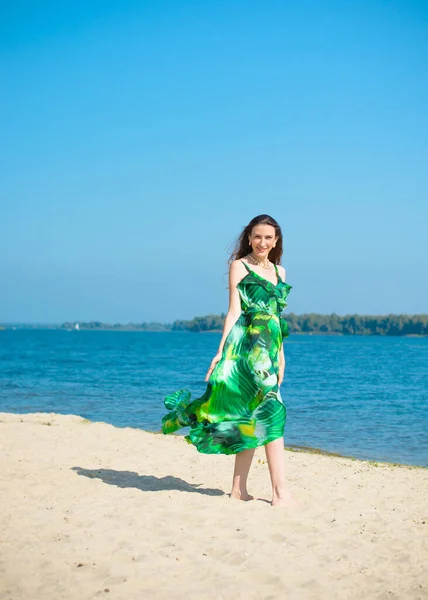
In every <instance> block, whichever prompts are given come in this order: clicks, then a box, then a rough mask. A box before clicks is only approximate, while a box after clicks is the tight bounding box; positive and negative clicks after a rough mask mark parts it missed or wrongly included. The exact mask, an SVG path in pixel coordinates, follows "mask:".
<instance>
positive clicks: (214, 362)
mask: <svg viewBox="0 0 428 600" xmlns="http://www.w3.org/2000/svg"><path fill="white" fill-rule="evenodd" d="M221 354H222V353H221V352H217V354H216V355H215V356H214V358H213V359H212V361H211V364H210V368H209V369H208V371H207V374H206V375H205V381H208V379H209V378H210V377H211V373H212V372H213V371H214V368H215V366H216V364H217V363H218V362H219V360H220V359H221Z"/></svg>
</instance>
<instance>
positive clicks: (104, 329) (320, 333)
mask: <svg viewBox="0 0 428 600" xmlns="http://www.w3.org/2000/svg"><path fill="white" fill-rule="evenodd" d="M2 331H68V332H70V333H80V332H81V331H85V332H86V331H92V332H104V333H105V332H110V333H112V332H113V333H114V332H118V333H189V334H195V333H196V334H210V333H217V334H221V333H223V330H222V329H210V330H208V331H190V330H187V329H183V330H173V329H163V330H162V329H143V328H140V329H139V328H133V329H127V328H126V327H120V328H119V327H115V328H113V327H97V328H91V327H79V329H67V328H65V327H61V326H58V327H55V326H52V325H28V326H23V325H20V326H4V325H2V326H0V333H1V332H2ZM295 335H299V336H323V337H350V336H359V337H406V338H426V337H428V334H426V333H422V334H419V333H397V334H386V333H361V332H355V333H342V332H340V331H290V336H295Z"/></svg>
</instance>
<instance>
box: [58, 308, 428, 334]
mask: <svg viewBox="0 0 428 600" xmlns="http://www.w3.org/2000/svg"><path fill="white" fill-rule="evenodd" d="M225 316H226V315H225V314H224V313H222V314H220V315H206V316H203V317H194V318H193V319H192V320H190V321H183V320H177V321H174V322H173V323H156V322H151V323H127V324H125V325H124V324H121V323H116V324H114V325H109V324H106V323H101V322H99V321H91V322H89V323H82V322H80V323H79V324H78V328H79V329H95V330H96V329H98V330H99V329H106V330H121V331H124V330H125V331H192V332H205V331H206V332H209V331H222V330H223V325H224V319H225ZM284 317H285V319H286V320H287V322H288V327H289V331H290V333H303V334H304V333H322V334H331V335H334V334H336V335H337V334H341V335H428V315H385V316H377V315H374V316H370V315H345V316H339V315H336V314H334V313H333V314H331V315H319V314H316V313H309V314H304V315H296V314H294V313H289V314H286V315H284ZM60 327H61V328H62V329H75V328H76V323H64V324H63V325H61V326H60Z"/></svg>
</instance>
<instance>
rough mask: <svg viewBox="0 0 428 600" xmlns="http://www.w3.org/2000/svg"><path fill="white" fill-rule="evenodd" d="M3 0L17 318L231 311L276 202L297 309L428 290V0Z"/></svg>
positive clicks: (0, 36)
mask: <svg viewBox="0 0 428 600" xmlns="http://www.w3.org/2000/svg"><path fill="white" fill-rule="evenodd" d="M0 6H1V8H0V48H1V57H2V58H1V64H0V76H1V80H2V83H3V86H2V87H3V92H2V94H1V95H0V128H1V131H2V144H1V146H0V148H1V149H0V152H1V156H0V159H1V160H0V164H1V167H0V169H1V177H0V193H1V196H0V197H1V200H0V201H1V216H2V228H1V236H0V277H1V281H2V283H3V285H2V294H1V295H0V322H13V321H34V322H61V321H64V320H92V319H94V320H95V319H96V320H103V321H121V322H126V321H150V320H158V321H172V320H174V319H178V318H192V317H193V316H195V315H203V314H207V313H210V312H214V313H219V312H222V311H225V310H226V309H227V290H226V281H227V279H226V275H225V273H226V270H227V258H228V254H227V252H226V250H227V248H228V247H229V246H230V244H231V243H232V242H233V241H234V239H235V238H236V236H237V235H238V234H239V232H240V231H241V229H242V227H243V226H244V225H245V224H246V223H247V222H248V221H249V220H250V219H251V218H252V217H253V216H255V215H257V214H260V213H269V214H271V215H272V216H274V217H275V218H276V219H277V220H278V221H279V223H280V224H281V226H282V229H283V233H284V247H285V252H284V257H283V264H284V266H285V267H286V269H287V279H288V281H289V283H291V284H292V285H293V290H292V292H291V293H290V296H289V310H290V311H292V312H295V313H303V312H322V313H330V312H337V313H339V314H346V313H360V314H388V313H392V312H394V313H398V312H403V313H421V312H428V306H427V297H428V277H427V272H428V269H427V262H428V261H427V256H428V242H427V239H428V236H427V222H428V198H427V189H428V186H427V183H428V113H427V108H426V107H427V106H428V74H427V68H426V65H427V64H428V35H427V34H428V5H427V4H426V2H422V1H413V0H408V1H404V0H403V1H398V0H396V1H393V0H391V1H388V2H387V1H383V2H381V1H379V0H370V1H369V0H367V1H355V2H349V1H346V0H340V1H339V0H337V1H330V0H324V1H323V2H319V1H318V0H300V1H296V0H295V1H285V0H282V1H271V0H266V1H265V2H259V1H257V2H255V1H252V0H245V1H238V0H228V1H227V2H226V1H222V0H218V1H216V2H184V1H180V0H177V1H173V0H170V1H169V2H154V1H152V2H143V1H141V2H131V1H126V0H124V1H122V2H119V1H116V2H111V1H108V0H104V1H92V2H87V1H85V2H83V1H80V2H79V1H74V2H67V3H58V2H43V1H39V2H37V3H35V2H19V1H18V2H14V3H6V2H2V3H1V5H0Z"/></svg>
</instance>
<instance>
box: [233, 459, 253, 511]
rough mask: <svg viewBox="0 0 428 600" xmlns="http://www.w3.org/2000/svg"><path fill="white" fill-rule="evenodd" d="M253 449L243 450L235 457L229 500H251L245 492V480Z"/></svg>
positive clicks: (251, 497)
mask: <svg viewBox="0 0 428 600" xmlns="http://www.w3.org/2000/svg"><path fill="white" fill-rule="evenodd" d="M254 452H255V449H254V448H252V449H251V450H243V451H242V452H239V453H238V454H237V455H236V456H235V470H234V472H233V483H232V491H231V493H230V497H231V498H236V499H237V500H253V496H250V495H249V493H248V492H247V478H248V472H249V470H250V467H251V462H252V460H253V456H254Z"/></svg>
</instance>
